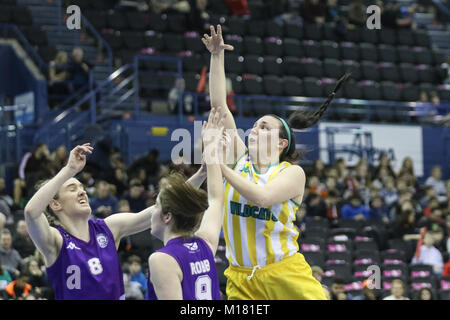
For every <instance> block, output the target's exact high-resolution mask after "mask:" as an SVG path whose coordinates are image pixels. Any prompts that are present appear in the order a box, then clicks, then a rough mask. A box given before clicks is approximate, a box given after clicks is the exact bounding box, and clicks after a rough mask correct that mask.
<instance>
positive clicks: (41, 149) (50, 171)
mask: <svg viewBox="0 0 450 320" xmlns="http://www.w3.org/2000/svg"><path fill="white" fill-rule="evenodd" d="M54 169H55V168H54V166H53V164H52V160H51V157H50V150H49V149H48V147H47V145H46V144H45V143H42V142H39V143H38V144H37V145H36V148H35V149H34V151H33V152H32V154H31V156H30V157H29V158H28V161H27V162H26V165H25V186H26V193H25V195H24V196H25V197H28V195H30V194H32V193H33V192H34V186H35V185H36V183H37V182H38V181H40V180H43V179H47V178H49V177H51V176H53V175H54V174H55V170H54Z"/></svg>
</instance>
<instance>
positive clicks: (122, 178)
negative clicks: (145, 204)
mask: <svg viewBox="0 0 450 320" xmlns="http://www.w3.org/2000/svg"><path fill="white" fill-rule="evenodd" d="M127 181H128V175H127V173H126V171H125V170H124V169H123V168H115V169H114V177H113V178H112V180H111V181H109V182H110V183H111V185H113V186H115V187H116V190H117V195H116V197H121V196H122V195H123V194H124V192H125V191H126V190H127V189H128V184H127Z"/></svg>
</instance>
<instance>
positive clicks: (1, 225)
mask: <svg viewBox="0 0 450 320" xmlns="http://www.w3.org/2000/svg"><path fill="white" fill-rule="evenodd" d="M5 224H6V216H5V215H4V214H3V213H2V212H0V235H1V234H2V233H3V230H4V229H5Z"/></svg>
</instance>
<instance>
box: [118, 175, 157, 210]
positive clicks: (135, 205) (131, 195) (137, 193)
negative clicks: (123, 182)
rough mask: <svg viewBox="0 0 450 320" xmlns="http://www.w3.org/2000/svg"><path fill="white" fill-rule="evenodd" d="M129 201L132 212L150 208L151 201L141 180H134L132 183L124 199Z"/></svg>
mask: <svg viewBox="0 0 450 320" xmlns="http://www.w3.org/2000/svg"><path fill="white" fill-rule="evenodd" d="M123 199H125V200H127V201H128V203H129V205H130V208H131V212H139V211H142V210H144V209H145V208H147V207H148V206H150V205H151V204H149V203H148V202H147V201H149V200H151V198H150V196H149V195H148V193H147V192H146V191H145V189H144V186H143V185H142V183H141V182H140V181H139V179H132V180H131V181H130V189H129V191H127V192H125V195H124V198H123Z"/></svg>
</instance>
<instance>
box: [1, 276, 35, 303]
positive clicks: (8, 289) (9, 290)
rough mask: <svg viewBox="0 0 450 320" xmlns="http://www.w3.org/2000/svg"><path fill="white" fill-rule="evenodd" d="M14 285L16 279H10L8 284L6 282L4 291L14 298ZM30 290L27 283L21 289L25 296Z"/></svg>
mask: <svg viewBox="0 0 450 320" xmlns="http://www.w3.org/2000/svg"><path fill="white" fill-rule="evenodd" d="M15 286H16V280H14V281H12V282H11V283H10V284H8V285H7V286H6V287H5V291H6V293H7V294H8V295H10V296H11V297H13V298H14V299H16V298H17V297H16V293H15V291H14V288H15ZM30 291H31V285H29V284H28V283H27V284H26V285H25V288H24V289H23V295H24V296H27V295H28V294H29V293H30Z"/></svg>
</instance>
